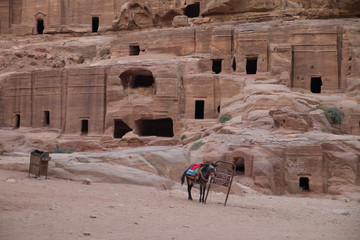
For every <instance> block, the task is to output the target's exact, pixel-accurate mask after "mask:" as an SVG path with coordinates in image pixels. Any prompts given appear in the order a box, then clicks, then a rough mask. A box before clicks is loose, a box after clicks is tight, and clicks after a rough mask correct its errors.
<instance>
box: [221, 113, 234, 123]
mask: <svg viewBox="0 0 360 240" xmlns="http://www.w3.org/2000/svg"><path fill="white" fill-rule="evenodd" d="M230 119H231V116H229V115H227V114H224V115H222V116H221V117H220V120H219V121H220V123H224V122H227V121H229V120H230Z"/></svg>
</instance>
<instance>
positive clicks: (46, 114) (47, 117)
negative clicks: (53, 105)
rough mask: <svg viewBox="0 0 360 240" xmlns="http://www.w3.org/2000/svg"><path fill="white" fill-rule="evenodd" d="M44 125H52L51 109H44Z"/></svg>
mask: <svg viewBox="0 0 360 240" xmlns="http://www.w3.org/2000/svg"><path fill="white" fill-rule="evenodd" d="M43 123H44V124H43V125H44V127H47V126H49V125H50V111H44V121H43Z"/></svg>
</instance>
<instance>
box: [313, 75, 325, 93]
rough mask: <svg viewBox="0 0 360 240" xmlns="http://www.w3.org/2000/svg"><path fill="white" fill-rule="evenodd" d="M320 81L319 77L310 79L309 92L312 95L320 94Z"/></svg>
mask: <svg viewBox="0 0 360 240" xmlns="http://www.w3.org/2000/svg"><path fill="white" fill-rule="evenodd" d="M321 86H322V80H321V77H311V83H310V91H311V92H312V93H321Z"/></svg>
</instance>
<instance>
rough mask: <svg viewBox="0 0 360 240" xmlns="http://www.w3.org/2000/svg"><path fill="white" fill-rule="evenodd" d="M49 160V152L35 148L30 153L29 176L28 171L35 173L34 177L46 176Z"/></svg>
mask: <svg viewBox="0 0 360 240" xmlns="http://www.w3.org/2000/svg"><path fill="white" fill-rule="evenodd" d="M50 160H51V157H49V152H43V151H39V150H35V151H33V152H31V155H30V166H29V177H30V173H31V174H35V175H36V177H40V176H41V175H43V176H44V175H45V176H46V178H47V171H48V163H49V161H50Z"/></svg>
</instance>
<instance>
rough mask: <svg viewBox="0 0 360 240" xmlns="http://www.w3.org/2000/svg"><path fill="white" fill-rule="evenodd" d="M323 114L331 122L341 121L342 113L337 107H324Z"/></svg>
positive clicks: (338, 122) (337, 122)
mask: <svg viewBox="0 0 360 240" xmlns="http://www.w3.org/2000/svg"><path fill="white" fill-rule="evenodd" d="M325 116H326V118H327V120H328V121H329V123H331V124H340V123H341V121H342V114H341V112H340V110H339V109H338V108H328V109H326V110H325Z"/></svg>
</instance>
